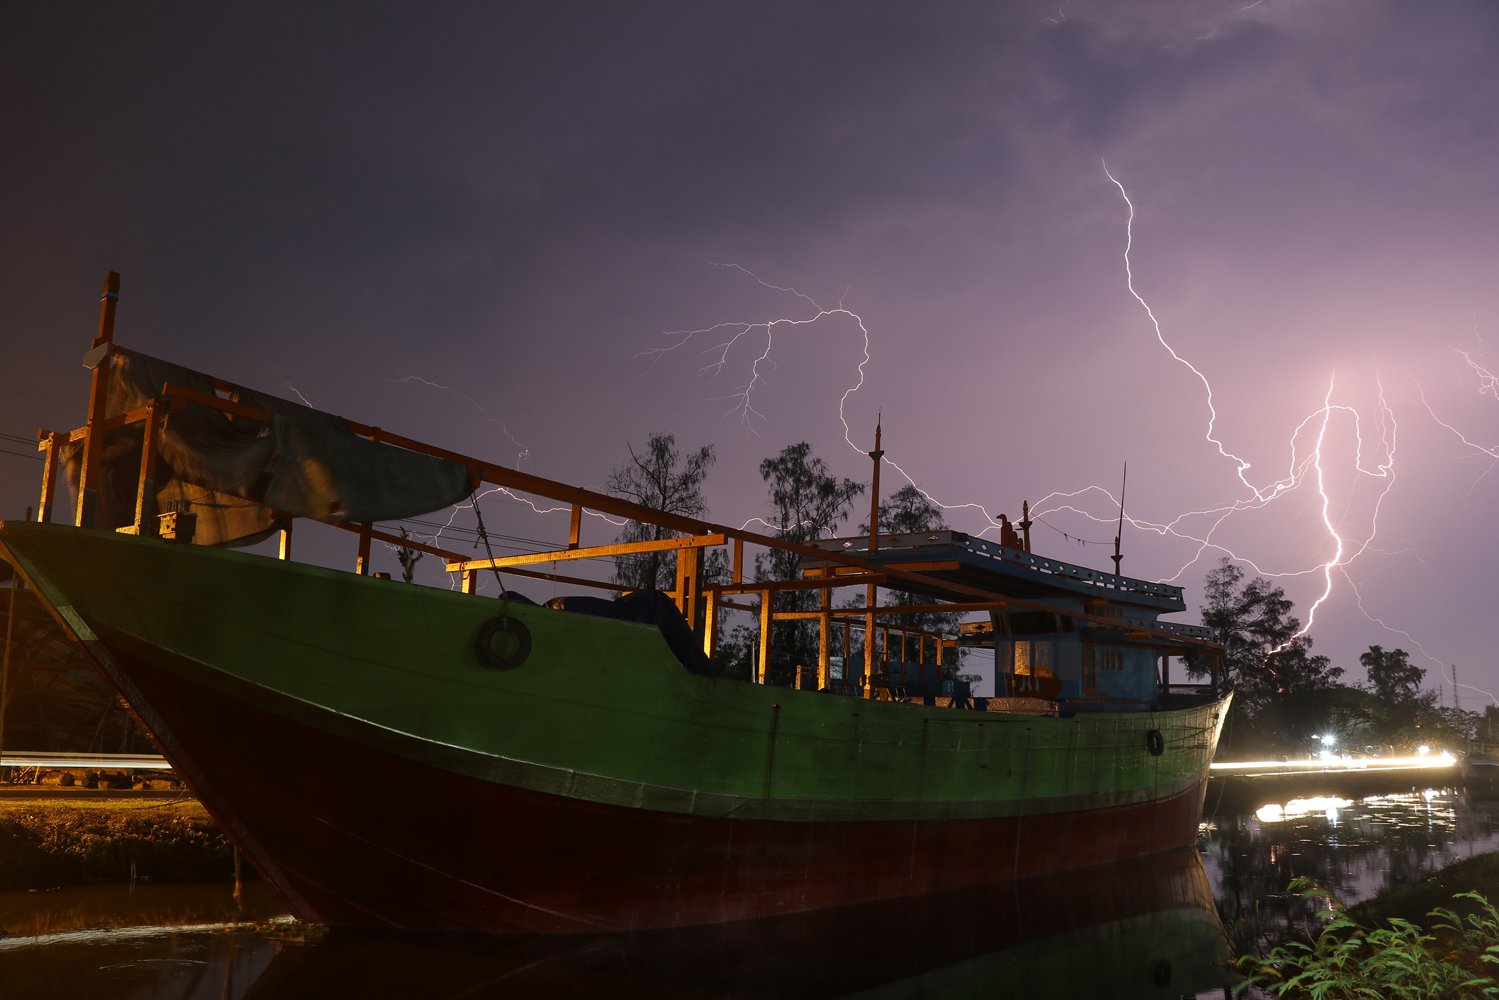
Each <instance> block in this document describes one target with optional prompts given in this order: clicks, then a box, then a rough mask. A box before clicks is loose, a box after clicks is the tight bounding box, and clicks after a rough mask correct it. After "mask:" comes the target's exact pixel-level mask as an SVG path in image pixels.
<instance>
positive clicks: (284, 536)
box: [276, 518, 292, 560]
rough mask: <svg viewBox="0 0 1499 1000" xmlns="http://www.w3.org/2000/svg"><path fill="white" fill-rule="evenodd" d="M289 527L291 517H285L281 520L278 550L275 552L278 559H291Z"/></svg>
mask: <svg viewBox="0 0 1499 1000" xmlns="http://www.w3.org/2000/svg"><path fill="white" fill-rule="evenodd" d="M291 528H292V520H291V518H287V519H286V520H284V521H282V522H281V545H280V549H279V551H278V552H277V553H276V555H277V557H278V558H280V559H286V560H289V559H291Z"/></svg>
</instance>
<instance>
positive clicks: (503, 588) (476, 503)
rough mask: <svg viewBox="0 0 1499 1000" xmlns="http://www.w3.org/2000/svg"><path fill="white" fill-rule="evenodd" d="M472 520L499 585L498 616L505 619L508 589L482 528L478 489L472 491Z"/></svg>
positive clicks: (486, 533)
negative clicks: (477, 528) (475, 524)
mask: <svg viewBox="0 0 1499 1000" xmlns="http://www.w3.org/2000/svg"><path fill="white" fill-rule="evenodd" d="M473 500H474V521H475V522H476V523H477V524H478V525H479V541H481V542H483V543H484V551H485V553H486V554H487V555H488V556H489V568H490V569H491V570H493V571H494V578H495V582H496V583H498V584H499V585H500V618H501V620H506V619H508V618H509V616H510V590H509V589H508V588H507V587H506V586H505V579H504V577H502V576H500V568H499V567H498V566H496V565H495V564H494V558H495V556H494V548H493V547H492V546H491V545H490V544H489V532H487V531H485V530H484V515H483V514H482V513H481V512H480V511H479V491H478V489H477V488H476V489H475V490H474V492H473Z"/></svg>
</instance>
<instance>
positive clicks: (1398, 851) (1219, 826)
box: [1201, 788, 1499, 950]
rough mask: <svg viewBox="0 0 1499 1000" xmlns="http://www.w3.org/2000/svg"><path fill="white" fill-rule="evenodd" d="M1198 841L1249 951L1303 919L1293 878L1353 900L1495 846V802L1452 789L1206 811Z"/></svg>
mask: <svg viewBox="0 0 1499 1000" xmlns="http://www.w3.org/2000/svg"><path fill="white" fill-rule="evenodd" d="M1201 843H1202V847H1203V857H1204V862H1205V864H1206V867H1207V871H1208V875H1209V878H1210V880H1211V881H1212V883H1213V893H1214V895H1215V896H1216V897H1217V900H1218V907H1219V912H1220V913H1221V914H1222V916H1223V921H1224V924H1225V927H1226V928H1227V930H1228V932H1229V935H1230V939H1231V940H1232V942H1233V944H1234V946H1235V948H1236V949H1237V950H1245V949H1249V948H1253V947H1255V946H1256V945H1260V946H1263V944H1264V943H1265V942H1267V941H1268V940H1270V939H1272V938H1277V937H1281V936H1283V935H1284V934H1285V932H1286V929H1287V928H1291V929H1295V928H1298V927H1301V926H1304V925H1305V924H1306V921H1307V920H1308V918H1309V917H1310V915H1311V914H1310V908H1309V907H1308V906H1306V905H1305V904H1304V903H1303V902H1302V901H1301V900H1299V899H1297V898H1294V897H1292V896H1291V895H1290V894H1289V893H1287V891H1286V886H1287V885H1288V884H1289V883H1290V882H1291V880H1292V879H1294V878H1298V877H1308V878H1312V879H1315V880H1316V881H1317V882H1318V883H1320V884H1321V885H1323V886H1325V887H1326V888H1327V889H1329V890H1330V891H1331V892H1332V894H1333V895H1334V896H1336V897H1337V898H1338V899H1340V900H1342V901H1343V902H1345V903H1357V902H1361V901H1363V900H1365V899H1369V898H1371V897H1373V896H1376V895H1378V894H1379V893H1381V892H1384V891H1386V890H1388V889H1391V888H1395V887H1396V886H1399V885H1402V884H1404V883H1406V882H1413V881H1419V880H1421V879H1424V878H1425V877H1426V876H1428V875H1430V874H1431V873H1433V872H1435V871H1436V870H1438V869H1439V868H1442V867H1443V866H1445V865H1447V864H1449V863H1450V862H1452V861H1454V860H1456V859H1458V858H1460V857H1471V856H1473V855H1475V854H1485V853H1488V852H1490V851H1493V850H1499V803H1495V802H1492V801H1472V800H1469V799H1468V798H1467V797H1465V795H1464V794H1463V793H1462V792H1461V791H1460V790H1458V789H1451V788H1448V789H1425V790H1414V789H1413V790H1410V791H1407V792H1402V793H1399V794H1392V795H1375V796H1369V797H1367V798H1362V799H1343V798H1334V797H1322V798H1317V799H1291V800H1289V801H1286V802H1281V803H1267V804H1265V805H1263V806H1261V807H1260V808H1259V809H1257V810H1256V811H1254V812H1252V813H1246V814H1243V815H1223V816H1217V817H1210V818H1208V819H1207V820H1206V821H1205V822H1204V824H1203V827H1202V840H1201Z"/></svg>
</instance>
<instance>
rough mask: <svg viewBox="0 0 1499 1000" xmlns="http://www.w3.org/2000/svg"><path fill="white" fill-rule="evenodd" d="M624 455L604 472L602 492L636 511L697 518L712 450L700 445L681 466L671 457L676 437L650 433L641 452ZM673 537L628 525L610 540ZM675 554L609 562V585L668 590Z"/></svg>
mask: <svg viewBox="0 0 1499 1000" xmlns="http://www.w3.org/2000/svg"><path fill="white" fill-rule="evenodd" d="M627 447H629V449H630V461H629V462H626V463H624V464H623V465H617V466H615V467H614V468H613V469H611V470H610V471H609V478H608V480H607V481H606V482H605V489H607V490H608V491H609V492H610V493H613V494H614V495H615V496H617V497H622V498H624V499H626V500H630V501H632V502H634V503H638V504H640V505H641V506H642V507H649V508H651V509H652V510H659V511H664V512H666V513H668V514H680V515H681V516H683V517H702V516H703V514H704V513H705V512H706V511H707V509H708V505H707V502H706V501H705V500H704V499H703V481H704V480H706V479H707V478H708V470H709V469H710V468H711V467H712V465H713V462H714V455H713V447H712V446H711V445H704V446H703V447H701V448H699V449H698V450H697V451H695V452H693V453H692V454H690V455H688V456H687V458H686V460H685V461H684V460H683V458H682V456H681V454H680V453H679V452H678V451H677V440H676V436H675V435H672V434H664V433H659V432H658V433H654V434H652V435H651V436H650V437H649V438H648V439H647V440H646V444H645V449H644V450H643V451H642V452H640V453H638V454H637V453H636V451H635V448H634V446H632V445H627ZM675 534H676V532H674V531H672V530H671V529H670V528H663V527H661V526H660V525H656V524H643V523H642V522H640V521H630V522H629V523H628V524H626V525H625V530H624V531H622V532H620V534H619V537H618V538H617V539H616V540H617V541H620V542H646V541H659V540H661V539H664V538H671V537H673V536H674V535H675ZM676 575H677V557H676V553H675V552H637V553H632V554H629V555H621V556H615V557H614V576H613V582H614V583H615V584H617V585H618V586H619V587H620V589H621V590H671V589H672V588H673V587H675V586H676Z"/></svg>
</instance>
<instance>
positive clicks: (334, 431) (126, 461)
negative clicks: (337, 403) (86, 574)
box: [66, 347, 470, 545]
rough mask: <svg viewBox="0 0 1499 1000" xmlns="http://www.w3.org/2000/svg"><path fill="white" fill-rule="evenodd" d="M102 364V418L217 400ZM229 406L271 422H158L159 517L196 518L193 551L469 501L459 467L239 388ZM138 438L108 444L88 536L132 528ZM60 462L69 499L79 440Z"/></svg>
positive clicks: (138, 360)
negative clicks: (184, 399) (320, 522)
mask: <svg viewBox="0 0 1499 1000" xmlns="http://www.w3.org/2000/svg"><path fill="white" fill-rule="evenodd" d="M88 360H89V359H88V358H85V364H88ZM108 364H109V372H108V375H109V381H108V388H107V396H106V415H107V416H116V415H119V414H122V413H125V412H127V411H129V410H133V409H135V408H137V407H140V406H144V405H145V404H147V403H148V402H150V401H151V400H152V399H154V398H156V397H157V396H158V395H160V394H161V391H162V387H163V385H165V384H166V383H168V382H171V383H173V384H175V385H180V386H183V387H185V388H188V389H194V390H197V391H198V392H202V393H206V394H208V395H223V394H221V393H215V391H214V386H213V380H212V379H210V378H209V377H208V376H207V375H203V374H202V373H200V372H195V371H193V370H191V369H188V368H183V367H181V366H180V365H174V364H172V363H171V362H168V361H162V360H160V359H159V358H153V357H151V356H149V355H146V354H140V353H137V352H135V351H129V350H125V349H123V348H119V347H113V348H112V349H111V351H110V353H109V355H108ZM227 398H229V399H232V400H234V401H236V402H239V403H242V404H244V405H245V406H250V407H254V408H255V409H258V410H262V411H265V412H266V413H268V414H269V415H270V420H269V421H258V420H250V419H247V418H245V417H240V416H231V415H230V414H227V413H224V412H223V411H222V410H217V409H213V408H211V407H207V406H201V405H196V404H190V405H187V406H184V407H182V408H181V409H179V410H177V411H176V412H174V413H172V414H171V415H170V416H168V417H167V419H166V420H165V421H163V424H162V432H161V439H160V446H159V449H158V452H157V455H158V462H157V470H156V480H155V482H156V509H157V511H162V512H164V511H170V510H179V511H185V512H189V513H192V514H196V515H197V523H196V526H195V531H194V536H193V540H194V541H195V542H197V543H199V544H203V545H248V544H252V543H254V542H256V541H259V540H260V539H262V538H264V537H266V536H267V535H268V534H270V532H271V531H273V530H274V527H275V520H276V516H277V515H278V514H281V515H291V516H294V517H313V518H322V519H334V520H344V521H349V522H351V523H360V522H364V521H386V520H391V519H393V518H400V517H411V516H413V515H416V514H424V513H427V512H429V511H433V510H438V509H440V508H442V507H447V506H450V505H452V504H455V503H457V502H458V501H460V500H462V499H463V498H464V497H465V496H467V495H468V493H469V490H470V487H469V478H468V472H467V470H466V469H464V468H463V466H461V465H459V464H458V463H456V462H449V461H446V460H444V459H440V458H435V457H433V456H431V455H423V454H420V453H418V452H413V451H408V450H406V449H405V448H398V447H396V446H394V445H389V444H381V443H378V442H375V441H370V440H369V439H368V438H364V437H361V436H359V435H358V434H355V433H354V432H353V431H352V430H351V429H350V428H349V426H348V424H346V423H345V422H344V421H343V420H342V419H341V418H339V417H336V416H333V415H332V414H330V413H324V412H322V411H321V410H315V409H313V408H311V407H308V406H302V405H299V404H297V403H292V402H289V401H287V400H285V399H281V398H279V397H276V396H268V395H264V394H262V393H258V392H255V391H253V390H250V389H242V388H239V387H237V386H236V387H234V388H233V390H231V391H230V392H229V393H228V396H227ZM142 439H143V430H142V426H141V425H140V424H133V425H131V426H128V427H125V428H121V429H119V430H115V431H112V432H110V433H109V434H107V435H106V436H105V440H104V448H103V456H104V460H103V463H102V465H103V469H102V477H101V478H102V481H101V484H100V497H99V513H98V517H97V519H96V523H95V525H94V526H95V527H107V528H114V527H120V526H122V525H126V524H130V523H131V522H132V521H133V520H134V515H135V496H136V486H137V483H138V481H139V473H140V456H141V444H142ZM66 457H67V474H68V480H69V482H70V483H71V484H72V485H73V487H74V490H75V492H76V489H77V483H78V469H79V465H80V459H81V447H80V446H79V445H78V444H77V443H75V444H74V445H73V446H71V447H70V449H69V453H68V455H67V456H66Z"/></svg>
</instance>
